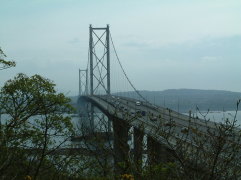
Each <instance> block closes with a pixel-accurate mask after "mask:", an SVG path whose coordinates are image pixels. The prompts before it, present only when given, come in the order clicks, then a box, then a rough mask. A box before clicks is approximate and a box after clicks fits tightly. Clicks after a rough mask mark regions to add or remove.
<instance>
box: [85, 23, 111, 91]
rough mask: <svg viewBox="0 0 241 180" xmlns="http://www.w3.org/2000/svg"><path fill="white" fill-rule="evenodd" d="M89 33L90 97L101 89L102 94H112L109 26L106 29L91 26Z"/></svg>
mask: <svg viewBox="0 0 241 180" xmlns="http://www.w3.org/2000/svg"><path fill="white" fill-rule="evenodd" d="M89 31H90V32H89V33H90V37H89V38H90V39H89V58H90V95H94V94H96V91H97V89H98V88H99V87H101V88H102V89H103V92H101V93H102V94H110V43H109V36H110V31H109V25H107V26H106V27H104V28H93V27H92V25H90V27H89ZM100 49H103V51H102V52H101V51H100Z"/></svg>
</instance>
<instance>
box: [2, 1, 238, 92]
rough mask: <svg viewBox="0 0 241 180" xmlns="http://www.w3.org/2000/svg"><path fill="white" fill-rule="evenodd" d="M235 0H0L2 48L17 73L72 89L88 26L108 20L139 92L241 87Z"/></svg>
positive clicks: (5, 74)
mask: <svg viewBox="0 0 241 180" xmlns="http://www.w3.org/2000/svg"><path fill="white" fill-rule="evenodd" d="M240 7H241V0H228V1H227V0H202V1H201V0H200V1H197V0H182V1H180V0H169V1H164V0H122V1H116V0H101V1H100V0H0V22H1V26H0V47H1V48H2V50H3V51H4V52H5V54H6V55H7V60H14V61H16V63H17V66H16V67H15V68H11V69H7V70H3V71H1V72H0V73H1V74H0V85H1V86H3V84H4V82H5V81H6V80H8V79H11V78H13V77H14V76H15V75H16V74H17V73H25V74H27V75H29V76H31V75H34V74H40V75H42V76H44V77H46V78H49V79H51V80H52V81H54V82H55V83H56V87H57V90H58V91H59V92H63V93H65V94H66V95H77V93H78V69H79V68H81V69H83V68H86V66H87V61H88V45H89V42H88V41H89V25H90V24H92V26H93V27H105V26H106V24H109V25H110V31H111V35H112V37H113V40H114V43H115V47H116V49H117V51H118V56H119V58H120V60H121V62H122V65H123V67H124V69H125V71H126V73H127V74H128V77H129V78H130V80H131V81H132V83H133V84H134V85H135V87H136V88H137V89H139V90H153V91H159V90H165V89H179V88H191V89H216V90H228V91H235V92H241V69H240V67H241V23H240V17H241V11H240Z"/></svg>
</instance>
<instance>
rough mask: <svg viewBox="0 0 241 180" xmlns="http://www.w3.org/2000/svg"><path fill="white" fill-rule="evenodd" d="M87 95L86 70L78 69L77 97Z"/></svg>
mask: <svg viewBox="0 0 241 180" xmlns="http://www.w3.org/2000/svg"><path fill="white" fill-rule="evenodd" d="M87 94H88V70H87V69H79V96H83V95H87Z"/></svg>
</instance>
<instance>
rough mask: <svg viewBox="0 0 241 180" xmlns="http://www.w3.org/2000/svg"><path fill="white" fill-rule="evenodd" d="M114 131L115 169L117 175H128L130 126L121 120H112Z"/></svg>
mask: <svg viewBox="0 0 241 180" xmlns="http://www.w3.org/2000/svg"><path fill="white" fill-rule="evenodd" d="M112 122H113V131H114V169H115V174H116V175H120V174H125V173H128V169H129V158H128V157H129V145H128V143H127V142H128V131H129V129H130V127H129V125H128V124H127V123H126V122H125V121H123V120H120V119H116V118H112Z"/></svg>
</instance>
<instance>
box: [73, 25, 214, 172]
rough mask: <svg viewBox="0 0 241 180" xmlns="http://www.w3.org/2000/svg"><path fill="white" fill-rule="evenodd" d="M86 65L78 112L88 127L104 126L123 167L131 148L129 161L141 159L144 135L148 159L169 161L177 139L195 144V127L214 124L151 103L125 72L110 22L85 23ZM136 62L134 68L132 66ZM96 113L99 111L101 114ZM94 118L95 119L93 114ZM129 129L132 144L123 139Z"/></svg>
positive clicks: (119, 169) (81, 75)
mask: <svg viewBox="0 0 241 180" xmlns="http://www.w3.org/2000/svg"><path fill="white" fill-rule="evenodd" d="M87 64H88V65H87V68H86V69H82V70H79V99H78V104H79V107H80V109H79V112H80V116H81V118H82V121H83V124H82V125H83V127H85V129H87V130H88V133H89V134H90V133H94V132H107V136H113V138H112V139H113V151H114V167H115V170H116V172H117V173H119V174H121V173H124V171H125V170H123V168H122V167H121V166H120V165H119V164H120V163H121V162H126V161H127V159H128V156H129V153H130V150H132V151H133V156H134V161H135V162H136V163H137V164H139V168H141V166H142V165H141V164H140V163H138V162H141V161H142V154H143V152H144V148H143V143H144V141H143V138H144V137H146V139H147V140H146V141H147V151H148V160H149V163H150V164H152V163H155V162H162V161H168V160H170V159H171V157H172V155H171V153H172V150H173V148H175V147H176V144H177V141H179V140H180V139H181V140H182V141H185V143H190V144H192V146H195V143H193V139H194V138H195V136H197V131H198V132H199V133H204V134H205V133H207V131H212V130H213V131H215V124H214V123H213V122H207V121H204V120H202V119H199V118H195V117H192V116H191V113H190V114H189V116H187V115H183V114H180V113H178V112H175V111H173V110H171V109H168V108H165V107H160V106H156V105H153V104H151V103H150V102H148V101H147V100H146V98H145V97H143V96H142V94H141V93H140V92H139V91H138V90H137V89H136V88H135V86H134V84H133V83H132V82H131V81H130V78H129V77H128V76H127V73H126V72H125V70H124V68H123V66H122V64H121V61H120V59H119V56H118V54H117V51H116V48H115V46H114V42H113V39H112V36H111V33H110V28H109V25H107V26H106V27H103V28H95V27H92V25H90V27H89V52H88V63H87ZM135 68H138V66H136V67H135ZM100 113H102V114H104V115H105V117H106V118H103V116H102V115H100ZM97 119H98V120H97ZM130 130H132V132H133V136H132V139H133V142H134V143H133V147H130V145H129V144H128V141H129V139H130V138H129V135H130Z"/></svg>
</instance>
